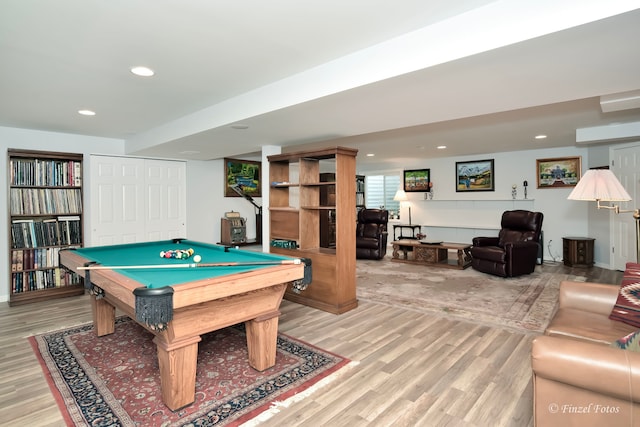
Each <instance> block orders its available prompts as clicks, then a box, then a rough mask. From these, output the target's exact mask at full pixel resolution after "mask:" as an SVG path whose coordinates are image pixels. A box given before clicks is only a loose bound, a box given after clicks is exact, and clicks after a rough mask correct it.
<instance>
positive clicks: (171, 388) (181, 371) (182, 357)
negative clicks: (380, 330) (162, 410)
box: [153, 335, 200, 411]
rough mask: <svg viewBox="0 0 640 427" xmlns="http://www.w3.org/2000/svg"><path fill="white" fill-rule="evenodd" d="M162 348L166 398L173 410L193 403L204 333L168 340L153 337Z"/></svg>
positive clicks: (159, 355) (167, 403) (161, 364)
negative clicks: (200, 345) (201, 339)
mask: <svg viewBox="0 0 640 427" xmlns="http://www.w3.org/2000/svg"><path fill="white" fill-rule="evenodd" d="M153 342H154V343H155V344H156V347H157V349H158V365H159V366H160V385H161V388H162V401H163V402H164V404H165V405H167V407H168V408H169V409H171V410H172V411H177V410H178V409H181V408H184V407H185V406H188V405H191V404H192V403H193V402H194V401H195V397H196V366H197V364H198V343H199V342H200V336H195V337H191V338H186V339H184V340H182V341H179V342H172V343H167V342H166V341H164V340H163V339H159V336H157V335H156V337H155V338H154V339H153Z"/></svg>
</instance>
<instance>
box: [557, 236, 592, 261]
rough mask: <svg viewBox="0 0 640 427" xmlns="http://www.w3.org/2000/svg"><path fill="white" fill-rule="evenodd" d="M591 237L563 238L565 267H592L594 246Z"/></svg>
mask: <svg viewBox="0 0 640 427" xmlns="http://www.w3.org/2000/svg"><path fill="white" fill-rule="evenodd" d="M594 242H595V239H592V238H590V237H563V238H562V255H563V260H564V265H566V266H569V267H592V266H593V244H594Z"/></svg>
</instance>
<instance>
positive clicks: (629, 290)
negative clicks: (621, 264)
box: [609, 262, 640, 327]
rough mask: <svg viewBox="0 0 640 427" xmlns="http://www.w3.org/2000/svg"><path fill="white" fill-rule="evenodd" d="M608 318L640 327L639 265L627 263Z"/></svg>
mask: <svg viewBox="0 0 640 427" xmlns="http://www.w3.org/2000/svg"><path fill="white" fill-rule="evenodd" d="M609 318H610V319H612V320H617V321H619V322H624V323H627V324H629V325H633V326H637V327H640V265H639V264H636V263H631V262H630V263H627V266H626V269H625V271H624V276H623V277H622V282H621V284H620V290H619V291H618V298H617V300H616V303H615V305H614V306H613V310H611V314H610V315H609Z"/></svg>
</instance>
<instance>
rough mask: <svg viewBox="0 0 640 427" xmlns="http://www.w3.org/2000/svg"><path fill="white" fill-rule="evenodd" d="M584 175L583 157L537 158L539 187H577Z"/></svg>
mask: <svg viewBox="0 0 640 427" xmlns="http://www.w3.org/2000/svg"><path fill="white" fill-rule="evenodd" d="M581 176H582V157H580V156H577V157H558V158H554V159H538V160H536V177H537V180H538V188H558V187H575V185H576V184H577V183H578V181H580V177H581Z"/></svg>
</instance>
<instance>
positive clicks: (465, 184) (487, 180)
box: [456, 159, 495, 192]
mask: <svg viewBox="0 0 640 427" xmlns="http://www.w3.org/2000/svg"><path fill="white" fill-rule="evenodd" d="M494 190H495V174H494V172H493V159H490V160H474V161H472V162H456V191H458V192H467V191H494Z"/></svg>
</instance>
